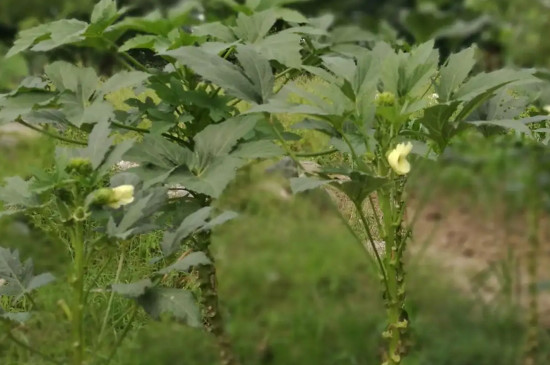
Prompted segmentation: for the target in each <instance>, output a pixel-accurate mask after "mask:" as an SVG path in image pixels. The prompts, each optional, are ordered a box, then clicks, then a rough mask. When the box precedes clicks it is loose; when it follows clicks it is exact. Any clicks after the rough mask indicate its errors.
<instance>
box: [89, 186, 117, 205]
mask: <svg viewBox="0 0 550 365" xmlns="http://www.w3.org/2000/svg"><path fill="white" fill-rule="evenodd" d="M114 195H115V193H114V192H113V189H109V188H102V189H99V190H97V191H96V192H95V193H94V196H93V198H92V204H95V205H107V204H110V203H111V202H112V201H113V200H114V198H115V197H114Z"/></svg>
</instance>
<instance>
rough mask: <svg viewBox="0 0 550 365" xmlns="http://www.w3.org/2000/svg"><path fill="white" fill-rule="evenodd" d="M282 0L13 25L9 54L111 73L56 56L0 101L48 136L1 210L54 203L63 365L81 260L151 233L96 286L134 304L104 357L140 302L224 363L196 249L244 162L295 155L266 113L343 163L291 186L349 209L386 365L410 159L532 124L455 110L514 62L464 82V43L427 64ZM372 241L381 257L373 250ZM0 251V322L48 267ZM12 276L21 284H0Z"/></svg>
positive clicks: (75, 317)
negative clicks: (490, 128) (154, 250)
mask: <svg viewBox="0 0 550 365" xmlns="http://www.w3.org/2000/svg"><path fill="white" fill-rule="evenodd" d="M291 2H292V1H269V0H262V1H255V0H248V1H246V2H245V3H244V4H239V3H237V2H234V1H224V4H226V5H229V7H230V8H231V9H232V11H233V12H234V14H233V15H232V16H230V17H229V18H228V19H223V20H221V21H212V22H204V18H207V17H208V16H209V13H208V11H205V9H204V8H203V6H202V5H201V3H200V2H195V1H186V2H182V3H181V4H179V5H177V6H176V7H175V8H173V9H172V10H170V11H168V12H167V13H166V14H163V13H160V12H153V13H151V14H148V15H146V16H144V17H133V16H127V15H126V14H125V12H126V10H127V9H119V8H117V6H116V3H115V1H114V0H101V1H100V2H99V3H98V4H97V5H96V7H95V8H94V11H93V13H92V15H91V18H90V21H89V22H85V21H81V20H74V19H71V20H58V21H55V22H52V23H49V24H43V25H40V26H38V27H35V28H31V29H27V30H24V31H22V32H21V33H20V35H19V37H18V39H17V40H16V42H15V44H14V46H13V47H12V48H11V49H10V51H9V52H8V54H7V56H8V57H9V56H12V55H15V54H18V53H21V52H49V51H52V50H54V49H58V48H68V49H72V50H74V49H78V48H91V49H94V50H97V51H98V52H105V53H111V54H114V55H115V56H116V57H117V60H118V62H119V64H118V65H117V66H119V67H121V68H125V70H121V71H119V72H117V73H115V74H114V75H111V76H110V77H107V78H101V77H100V76H98V75H97V72H96V71H95V69H94V68H92V67H89V65H83V64H72V63H69V62H66V61H62V60H55V61H54V62H52V63H51V64H49V65H48V66H46V68H45V70H44V74H43V75H40V76H34V77H29V78H27V79H25V80H24V81H23V82H22V83H21V84H20V86H19V87H18V88H16V89H15V90H13V91H12V92H10V93H8V94H4V95H2V96H1V97H0V123H6V122H12V121H16V122H18V123H20V124H22V125H25V126H27V127H29V128H32V129H35V130H37V131H39V132H42V133H44V134H47V135H49V136H50V137H52V138H56V139H58V140H60V141H61V142H62V143H63V144H64V145H65V146H64V147H63V148H60V149H59V153H58V154H57V158H56V161H55V163H54V166H53V168H52V170H48V171H43V172H38V173H36V174H34V176H33V177H32V178H31V179H30V180H23V179H21V178H12V179H9V180H8V181H7V184H6V185H5V186H4V188H2V190H1V191H0V197H1V198H2V200H3V201H5V203H6V204H7V206H8V210H7V212H10V213H11V212H15V211H19V210H21V211H23V212H27V213H29V212H34V214H38V215H40V214H45V213H44V212H45V210H44V209H45V208H46V207H48V208H49V210H47V211H48V212H50V211H54V215H53V217H52V219H49V222H48V224H51V225H54V226H55V227H57V229H56V230H54V231H57V232H64V234H62V235H60V239H62V240H63V241H64V242H66V244H67V248H68V249H69V252H70V253H71V257H72V266H73V270H72V274H71V276H70V278H69V283H70V285H71V288H72V293H73V297H72V299H71V300H70V301H69V303H70V304H68V305H65V308H66V309H65V311H66V313H67V319H68V321H69V322H71V324H72V327H73V334H72V344H73V346H72V364H74V365H82V364H85V363H87V362H88V361H89V360H90V359H89V356H90V354H91V353H93V352H91V351H90V346H91V345H92V343H93V341H91V340H90V339H89V338H87V337H86V333H85V331H84V330H83V323H84V320H85V317H86V310H87V308H88V306H89V305H91V301H90V296H91V295H94V293H95V291H93V290H91V289H92V287H91V286H90V281H89V280H88V279H89V278H88V271H87V269H88V268H89V265H92V261H90V260H91V258H93V255H94V254H95V251H94V247H96V246H98V245H102V244H109V245H119V246H123V245H124V242H127V241H128V240H129V239H131V238H132V237H134V236H136V235H140V234H144V233H148V232H153V231H157V232H159V231H160V232H161V234H162V239H161V240H160V242H159V252H160V253H161V254H160V255H159V257H158V258H156V259H155V260H153V261H154V262H152V263H151V265H152V269H151V275H149V276H148V277H144V278H142V280H140V281H137V282H134V283H113V285H112V286H110V287H109V288H103V289H105V290H110V291H111V293H113V294H120V295H122V296H124V297H127V298H129V299H131V300H132V303H134V304H135V306H134V307H133V308H134V309H133V312H132V313H133V314H132V315H131V318H130V319H129V320H128V324H127V326H126V327H125V328H124V329H123V330H122V335H121V336H120V337H119V339H118V341H117V342H116V343H115V344H114V346H113V348H112V349H111V352H110V353H108V354H107V355H106V356H105V359H104V360H105V362H106V363H108V362H110V361H111V359H112V358H113V356H114V353H115V351H116V348H117V347H118V346H119V345H120V342H121V341H122V340H123V339H124V337H125V336H126V335H127V333H128V331H130V330H131V328H132V327H131V323H132V321H133V319H134V318H135V314H136V313H137V308H138V305H139V306H141V307H143V309H144V310H145V311H146V312H147V313H148V314H150V315H151V316H152V317H154V318H160V317H161V316H163V315H165V314H169V315H171V316H172V317H174V318H175V319H178V320H180V321H182V322H185V323H187V324H188V325H191V326H196V327H202V328H204V329H205V330H207V331H208V332H210V333H212V334H213V335H214V337H215V340H216V343H217V345H218V350H219V355H220V362H221V363H222V364H228V365H234V364H240V363H241V362H240V359H239V358H238V356H237V355H236V353H235V352H234V350H233V348H232V344H231V340H230V338H229V336H228V334H227V331H226V329H225V326H224V322H223V319H222V317H221V312H220V309H219V300H218V293H217V289H216V282H217V274H216V269H215V261H214V258H213V256H212V254H211V252H210V244H211V230H212V228H214V227H216V226H217V225H220V224H223V223H224V222H226V221H228V220H230V219H233V218H235V216H236V213H234V212H217V211H216V209H215V202H216V200H217V199H218V198H219V197H220V196H221V195H222V193H223V191H224V190H225V188H226V187H227V186H228V184H230V183H231V182H232V181H233V180H234V178H235V176H236V171H237V170H238V169H239V168H241V167H243V166H245V165H246V164H248V163H249V162H250V161H251V160H256V159H265V158H273V157H279V156H282V155H284V154H287V155H289V156H290V157H291V158H293V159H294V160H295V161H296V162H297V163H298V164H299V163H300V161H299V160H298V159H297V157H296V156H295V154H294V153H293V151H292V150H291V149H290V148H289V147H288V141H287V139H289V138H295V137H296V135H295V134H292V133H290V132H289V131H286V130H285V128H284V126H283V125H282V123H281V122H280V121H279V120H278V117H277V115H278V114H280V113H285V114H299V115H305V116H306V118H307V119H305V120H304V121H303V122H301V123H300V124H299V125H296V126H294V127H297V128H308V129H314V130H318V131H320V132H322V133H325V134H328V135H329V136H330V137H331V144H332V145H333V146H334V147H335V149H336V151H338V152H340V153H342V154H345V155H348V156H350V157H351V161H352V163H351V164H347V165H345V164H342V165H323V166H321V168H320V169H319V170H318V171H316V172H311V171H310V172H308V174H309V175H310V176H307V177H302V178H296V179H293V180H292V181H291V186H292V188H293V190H294V191H295V192H299V191H304V190H308V189H312V188H316V187H320V186H323V185H328V184H330V185H332V186H333V187H335V188H337V189H340V190H341V191H342V192H343V193H344V194H346V195H347V196H348V197H349V199H350V200H351V201H352V202H353V205H354V207H355V209H356V211H357V213H358V215H359V217H360V219H361V223H362V227H363V229H364V231H365V234H366V235H367V237H368V241H369V243H368V244H369V245H371V253H369V255H370V254H372V255H373V257H374V259H375V262H376V265H377V268H378V272H379V274H380V280H381V284H382V288H383V290H382V292H383V298H384V300H385V305H386V310H387V319H388V325H387V328H386V330H385V331H384V333H383V334H382V336H383V337H384V338H386V339H387V341H388V345H387V348H386V351H385V357H384V359H383V362H384V364H387V365H389V364H392V365H393V364H399V363H400V362H401V359H402V358H403V356H404V355H405V354H406V350H407V349H406V344H407V342H406V341H405V338H406V336H407V333H408V327H409V325H410V319H409V317H408V314H407V310H406V277H405V269H404V261H403V259H404V255H405V252H406V245H407V241H408V240H409V238H410V237H411V233H412V223H411V221H414V218H413V219H412V220H411V219H406V214H405V212H406V207H407V205H406V196H405V186H406V182H407V176H408V174H409V172H410V171H411V170H412V169H414V161H411V162H409V161H408V158H411V157H410V156H409V154H410V153H413V154H415V155H421V156H424V157H432V158H433V157H437V156H439V155H441V154H442V153H443V152H444V150H445V149H446V147H447V146H448V145H449V143H451V141H452V139H453V137H454V136H456V135H458V134H459V133H460V132H461V131H463V130H464V129H466V128H476V127H479V126H481V125H496V126H499V127H512V128H516V129H519V130H522V131H527V132H529V131H530V130H529V128H528V127H527V126H526V125H527V124H529V123H534V122H537V121H540V120H544V119H545V117H542V116H538V117H531V118H526V119H522V120H511V119H503V118H489V119H479V120H476V119H475V118H473V119H472V115H474V114H473V113H474V112H476V110H477V109H478V107H479V106H480V105H482V104H483V103H484V102H486V101H487V100H489V99H491V98H492V97H493V95H494V94H495V92H496V91H497V90H499V89H503V88H505V87H507V86H509V85H512V84H514V83H515V84H517V83H518V82H535V80H536V79H535V77H534V76H533V72H531V71H513V70H500V71H496V72H492V73H488V74H486V73H482V74H478V75H475V76H472V77H470V74H471V72H472V68H473V66H474V50H473V49H466V50H464V51H462V52H460V53H458V54H456V55H452V56H451V57H450V58H449V59H448V60H447V61H446V62H445V63H444V64H443V65H441V66H440V65H439V56H438V52H437V50H435V49H434V44H433V42H427V43H425V44H422V45H420V46H418V47H416V48H414V49H413V50H412V51H410V52H403V51H396V50H395V49H394V48H393V46H392V45H390V44H387V43H384V42H377V40H376V37H375V36H374V35H373V34H371V33H369V32H366V31H364V30H361V29H360V28H358V27H354V26H343V27H342V26H341V27H336V26H333V24H332V23H333V19H332V17H331V16H322V17H319V18H306V17H305V16H303V15H302V14H300V13H299V12H297V11H295V10H291V9H287V8H283V7H282V6H281V5H282V4H286V3H291ZM143 52H145V53H147V54H148V55H149V56H148V58H147V60H145V61H143V60H142V58H141V57H139V56H138V55H140V54H141V53H143ZM301 75H307V76H308V77H312V78H313V77H314V78H316V79H317V80H320V83H319V87H318V88H317V89H316V90H314V91H307V90H304V89H301V88H300V87H299V86H297V84H295V83H294V82H292V79H293V78H294V77H295V76H301ZM292 100H299V102H293V101H292ZM115 142H116V143H115ZM69 145H73V146H72V147H68V146H69ZM122 160H124V161H127V162H131V163H132V164H131V167H130V168H129V169H127V170H126V171H123V172H120V171H117V167H116V165H117V163H118V162H120V161H122ZM411 160H412V159H411ZM375 197H376V200H377V202H376V201H375V199H374V198H375ZM365 201H367V202H368V204H370V205H371V208H372V211H373V212H374V213H375V223H374V224H370V223H369V220H368V218H367V216H366V213H365V211H364V209H363V208H364V205H365V204H364V203H365ZM375 234H378V236H379V237H375ZM358 237H359V236H358ZM377 238H380V239H381V240H382V241H383V242H384V249H383V250H379V249H378V248H377V247H376V246H375V244H374V242H375V240H376V239H377ZM360 243H361V244H363V242H360ZM120 251H121V254H120V255H121V258H120V262H121V263H122V262H123V252H124V251H123V249H121V250H120ZM1 252H2V259H3V260H4V261H5V262H7V263H8V264H6V265H7V266H6V267H8V268H11V269H9V270H8V269H4V266H0V277H1V278H2V280H4V281H5V282H3V284H4V286H2V287H3V288H6V289H4V290H6V291H7V292H9V293H10V294H9V295H13V296H14V302H16V305H15V306H12V308H15V309H20V310H16V311H12V312H10V313H6V312H5V311H2V314H1V316H2V318H3V319H4V320H5V323H6V326H7V327H8V329H9V330H10V331H11V330H13V328H14V327H13V322H14V321H18V320H21V319H22V317H23V315H22V313H23V311H27V310H31V309H33V308H36V307H35V306H34V304H33V296H32V294H33V292H34V290H35V289H37V288H38V287H40V286H42V285H45V284H46V283H48V282H49V281H51V280H52V279H53V278H52V276H51V275H48V274H42V275H38V276H36V277H34V276H33V274H32V270H31V269H32V268H31V264H30V263H25V264H22V263H20V262H19V258H18V254H17V253H15V252H11V251H9V250H3V251H1ZM120 266H121V267H122V264H121V265H120ZM190 271H193V272H195V273H196V276H197V278H198V279H197V280H198V288H199V292H200V293H199V294H198V296H197V298H195V296H194V294H193V293H192V292H191V291H190V290H188V288H187V287H186V284H185V280H184V281H182V280H179V279H181V278H187V276H188V273H189V272H190ZM115 279H116V278H115ZM16 284H17V285H19V284H21V285H19V287H18V289H17V290H12V289H11V288H13V287H14V285H16ZM2 287H0V288H2ZM7 288H9V289H10V290H11V291H8V289H7ZM6 295H8V294H6ZM108 311H109V309H107V312H108ZM107 316H108V313H107V314H106V318H107ZM7 333H8V337H9V338H11V339H12V340H13V341H14V342H16V343H18V344H19V345H21V346H26V345H25V344H24V343H21V342H20V341H19V340H18V339H17V337H16V336H14V335H13V333H12V332H7ZM100 337H101V336H100ZM101 340H102V339H101V338H99V339H98V340H97V341H96V342H101ZM26 348H27V350H29V351H31V352H34V353H36V354H42V355H43V357H45V358H47V359H48V360H50V361H52V362H57V363H66V362H67V359H51V358H49V357H47V355H46V354H43V353H41V352H40V351H39V349H34V348H32V347H29V346H26Z"/></svg>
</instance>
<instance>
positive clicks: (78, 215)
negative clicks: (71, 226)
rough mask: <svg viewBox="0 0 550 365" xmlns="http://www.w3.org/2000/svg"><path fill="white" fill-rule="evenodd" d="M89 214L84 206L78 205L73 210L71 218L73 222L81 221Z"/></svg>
mask: <svg viewBox="0 0 550 365" xmlns="http://www.w3.org/2000/svg"><path fill="white" fill-rule="evenodd" d="M89 216H90V213H89V212H88V211H87V210H86V209H84V207H78V208H76V209H75V210H74V212H73V217H72V218H73V220H74V221H75V222H82V221H85V220H86V219H88V217H89Z"/></svg>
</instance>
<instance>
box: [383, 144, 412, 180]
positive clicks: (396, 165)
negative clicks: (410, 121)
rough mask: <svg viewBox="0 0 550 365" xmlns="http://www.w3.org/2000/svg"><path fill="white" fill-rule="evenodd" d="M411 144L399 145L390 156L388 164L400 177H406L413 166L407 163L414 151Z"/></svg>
mask: <svg viewBox="0 0 550 365" xmlns="http://www.w3.org/2000/svg"><path fill="white" fill-rule="evenodd" d="M412 148H413V145H412V143H411V142H407V143H399V144H398V145H397V146H396V147H395V148H394V149H393V151H391V152H390V153H389V155H388V162H389V164H390V166H391V168H392V169H393V171H395V172H396V173H397V174H398V175H405V174H408V173H409V171H411V164H410V163H409V161H407V155H408V154H409V153H410V152H411V151H412Z"/></svg>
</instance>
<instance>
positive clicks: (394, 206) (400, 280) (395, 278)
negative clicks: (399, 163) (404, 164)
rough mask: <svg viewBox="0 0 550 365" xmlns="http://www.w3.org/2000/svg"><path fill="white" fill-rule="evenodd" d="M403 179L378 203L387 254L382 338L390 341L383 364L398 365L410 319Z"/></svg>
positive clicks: (381, 197)
mask: <svg viewBox="0 0 550 365" xmlns="http://www.w3.org/2000/svg"><path fill="white" fill-rule="evenodd" d="M403 187H404V181H400V182H398V183H397V185H396V186H395V188H394V189H392V190H391V191H388V190H386V191H382V192H380V195H379V202H380V204H381V208H382V212H383V223H384V241H385V244H386V256H385V259H384V262H385V265H386V274H387V281H388V285H387V291H386V293H385V296H384V298H385V302H386V313H387V317H388V318H387V319H388V327H387V329H386V331H385V332H384V335H383V337H384V338H386V339H387V340H388V347H387V352H386V354H385V362H384V365H398V364H400V363H401V359H402V356H403V354H404V353H405V352H404V349H405V346H404V336H405V335H406V332H407V327H408V324H409V323H408V318H407V315H406V312H405V309H404V305H405V270H404V267H403V253H404V250H405V246H406V240H407V238H408V234H407V233H406V232H407V231H406V230H405V229H404V227H403V214H404V202H403V200H402V195H403Z"/></svg>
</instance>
